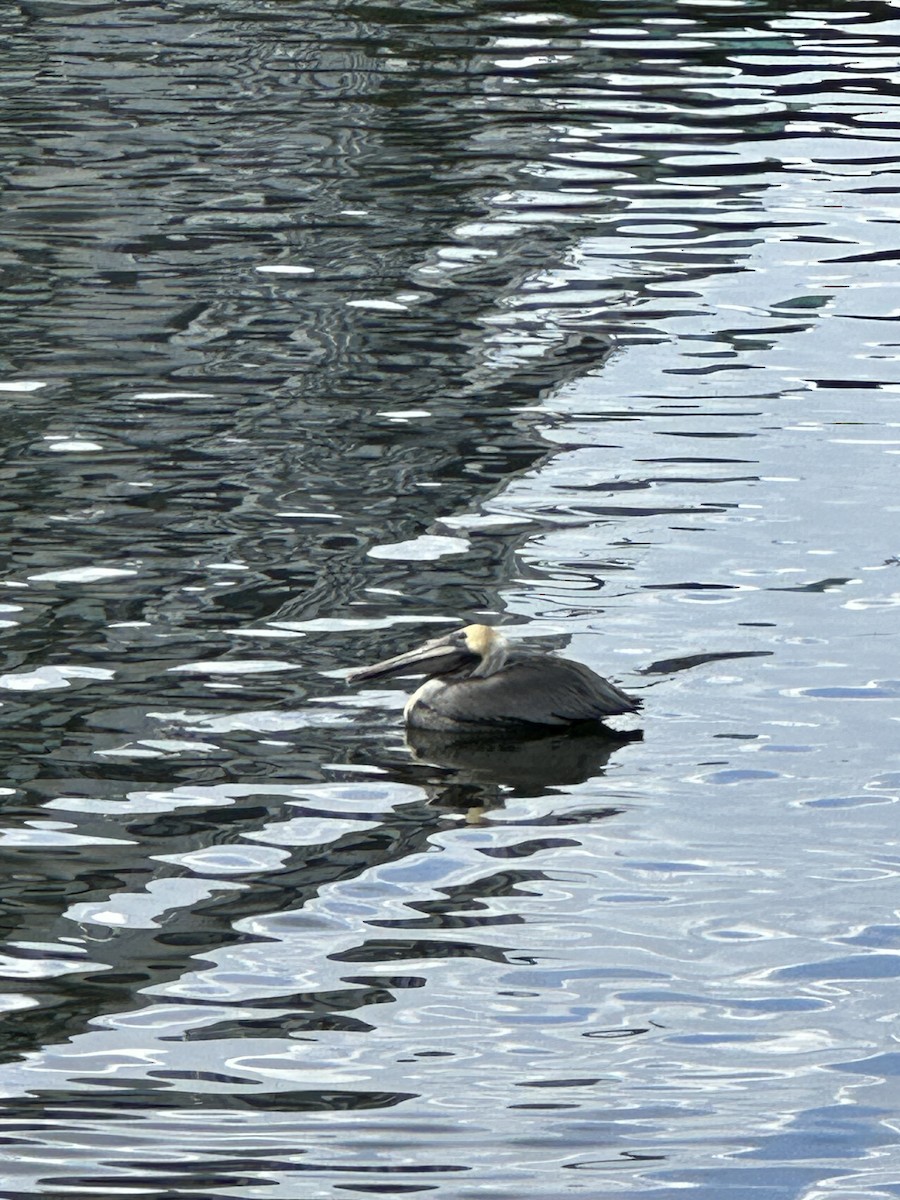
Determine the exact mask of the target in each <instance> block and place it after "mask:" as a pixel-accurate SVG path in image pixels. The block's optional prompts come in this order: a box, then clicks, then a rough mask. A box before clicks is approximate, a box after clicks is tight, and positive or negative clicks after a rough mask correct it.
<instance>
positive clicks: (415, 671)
mask: <svg viewBox="0 0 900 1200" xmlns="http://www.w3.org/2000/svg"><path fill="white" fill-rule="evenodd" d="M506 653H507V643H506V638H505V637H504V636H503V634H502V633H500V632H499V631H498V630H496V629H492V628H491V626H490V625H466V626H464V627H463V628H462V629H456V630H454V632H453V633H450V634H448V635H447V636H446V637H442V638H435V639H434V640H433V641H430V642H426V643H425V645H424V646H419V647H418V648H417V649H415V650H410V651H408V652H407V653H406V654H398V655H397V656H396V658H386V659H385V660H384V661H383V662H379V663H375V664H374V665H373V666H371V667H361V668H360V669H359V670H358V671H353V672H351V673H350V674H349V675H348V676H347V682H348V683H363V682H364V681H366V680H370V679H387V678H388V677H389V676H391V675H428V676H429V677H430V678H433V677H434V676H436V675H457V676H460V677H463V678H468V677H469V676H472V675H477V676H484V675H493V673H494V672H495V671H499V670H500V668H501V667H502V666H503V664H504V663H505V662H506Z"/></svg>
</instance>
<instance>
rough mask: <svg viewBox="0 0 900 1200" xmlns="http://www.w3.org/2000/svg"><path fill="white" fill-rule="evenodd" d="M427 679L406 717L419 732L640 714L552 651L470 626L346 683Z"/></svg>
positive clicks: (603, 682)
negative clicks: (527, 648) (523, 648)
mask: <svg viewBox="0 0 900 1200" xmlns="http://www.w3.org/2000/svg"><path fill="white" fill-rule="evenodd" d="M391 675H427V676H428V679H427V681H426V682H425V683H423V684H422V686H421V687H420V688H419V689H418V691H416V692H414V693H413V695H412V696H410V698H409V700H408V701H407V704H406V708H405V709H404V710H403V715H404V716H405V717H406V722H407V724H408V725H410V726H411V727H412V728H414V729H430V730H445V731H457V732H460V731H462V730H469V731H471V732H478V730H479V729H481V730H483V729H486V728H497V727H499V726H505V727H510V726H518V727H520V728H521V727H522V726H525V727H528V726H531V727H532V728H534V727H536V726H547V725H557V726H558V725H577V724H580V723H582V722H585V721H594V722H597V721H602V720H603V719H604V718H605V717H612V716H615V715H616V714H617V713H628V712H636V711H637V709H638V708H640V705H641V701H640V700H636V699H635V698H634V697H633V696H628V695H626V694H625V692H623V691H621V690H620V689H619V688H617V687H616V686H615V684H613V683H610V682H609V680H607V679H603V678H601V676H599V675H596V674H595V673H594V672H593V671H592V670H591V669H590V668H589V667H585V666H583V665H582V664H581V663H577V662H571V661H570V660H569V659H567V658H556V657H555V656H554V655H552V654H528V653H524V654H520V653H517V652H511V650H510V646H509V643H508V642H507V640H506V638H505V637H504V636H503V635H502V634H501V633H500V632H499V631H498V630H496V629H492V628H491V627H490V626H489V625H466V626H465V628H464V629H457V630H456V631H455V632H453V633H451V634H449V635H448V636H447V637H442V638H435V639H434V640H433V641H430V642H426V643H425V645H424V646H419V647H418V649H416V650H410V651H409V652H408V653H406V654H398V655H397V656H396V658H386V659H385V660H384V662H379V663H375V664H374V666H371V667H362V668H360V670H358V671H353V672H351V674H350V675H348V677H347V681H348V682H349V683H364V682H366V681H367V680H375V679H386V678H388V677H389V676H391Z"/></svg>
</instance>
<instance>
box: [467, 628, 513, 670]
mask: <svg viewBox="0 0 900 1200" xmlns="http://www.w3.org/2000/svg"><path fill="white" fill-rule="evenodd" d="M508 653H509V642H507V640H506V638H505V637H504V636H503V634H502V633H498V632H497V631H496V629H492V630H490V637H489V638H485V643H484V645H483V646H482V647H481V662H479V663H478V664H477V666H476V667H475V669H474V670H473V671H472V672H471V676H470V677H475V678H479V679H483V678H485V676H487V675H495V674H496V673H497V671H499V670H501V669H502V668H503V666H504V664H505V663H506V657H507V655H508Z"/></svg>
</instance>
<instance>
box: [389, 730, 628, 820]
mask: <svg viewBox="0 0 900 1200" xmlns="http://www.w3.org/2000/svg"><path fill="white" fill-rule="evenodd" d="M642 736H643V735H642V731H641V730H637V729H636V730H631V731H629V732H627V733H622V734H620V735H617V734H615V733H613V732H612V731H611V730H609V729H604V728H603V727H602V726H600V727H599V728H597V729H591V728H588V729H585V728H583V727H579V728H577V729H575V730H565V731H563V732H562V733H559V732H555V733H548V732H547V731H546V730H541V731H540V732H538V733H527V734H516V733H515V732H513V733H510V732H509V731H506V732H505V733H501V734H497V733H494V734H491V733H484V734H481V735H474V736H472V735H469V736H465V735H461V734H453V733H434V732H430V731H428V730H424V729H408V730H407V733H406V740H407V745H408V746H409V749H410V750H411V751H412V754H413V757H414V758H415V759H416V760H417V761H419V762H422V763H428V764H431V765H432V766H435V767H439V768H443V771H442V772H441V774H440V775H437V776H436V777H435V778H433V779H432V780H431V781H430V783H429V784H426V785H425V786H426V787H427V788H428V789H429V790H431V791H432V793H433V794H434V796H435V798H436V799H437V800H439V801H440V802H441V803H443V804H460V803H463V802H465V803H466V804H469V805H475V806H479V807H482V808H483V807H490V806H493V805H494V804H498V803H501V802H502V793H503V791H504V790H506V789H508V790H509V791H510V792H511V793H512V794H513V795H514V796H542V795H544V794H545V793H546V792H548V791H549V790H550V789H551V788H556V787H564V786H566V785H572V784H579V783H585V782H587V780H589V779H592V778H593V777H594V776H596V775H600V774H602V773H603V769H604V768H605V766H606V764H607V763H608V762H609V759H610V757H611V756H612V754H613V753H614V752H615V751H616V750H617V749H619V748H620V747H621V746H625V745H627V744H628V743H629V742H634V741H640V740H641V738H642Z"/></svg>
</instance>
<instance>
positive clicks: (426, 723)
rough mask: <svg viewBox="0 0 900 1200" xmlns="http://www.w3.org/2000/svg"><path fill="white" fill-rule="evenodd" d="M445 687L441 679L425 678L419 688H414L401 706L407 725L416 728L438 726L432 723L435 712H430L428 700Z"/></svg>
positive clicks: (434, 727) (433, 727)
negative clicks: (402, 706)
mask: <svg viewBox="0 0 900 1200" xmlns="http://www.w3.org/2000/svg"><path fill="white" fill-rule="evenodd" d="M446 687H447V684H446V683H444V681H443V679H426V681H425V682H424V683H423V684H422V686H421V687H420V688H416V690H415V691H414V692H413V694H412V695H411V696H410V698H409V699H408V700H407V702H406V704H405V706H404V708H403V716H404V719H405V720H406V723H407V725H413V726H415V727H416V728H417V729H436V728H440V726H439V725H435V724H434V716H435V714H434V713H433V712H432V708H431V704H430V701H432V700H434V699H435V697H436V696H437V694H438V693H439V692H442V691H444V690H445V689H446ZM429 717H430V718H431V720H429Z"/></svg>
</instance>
